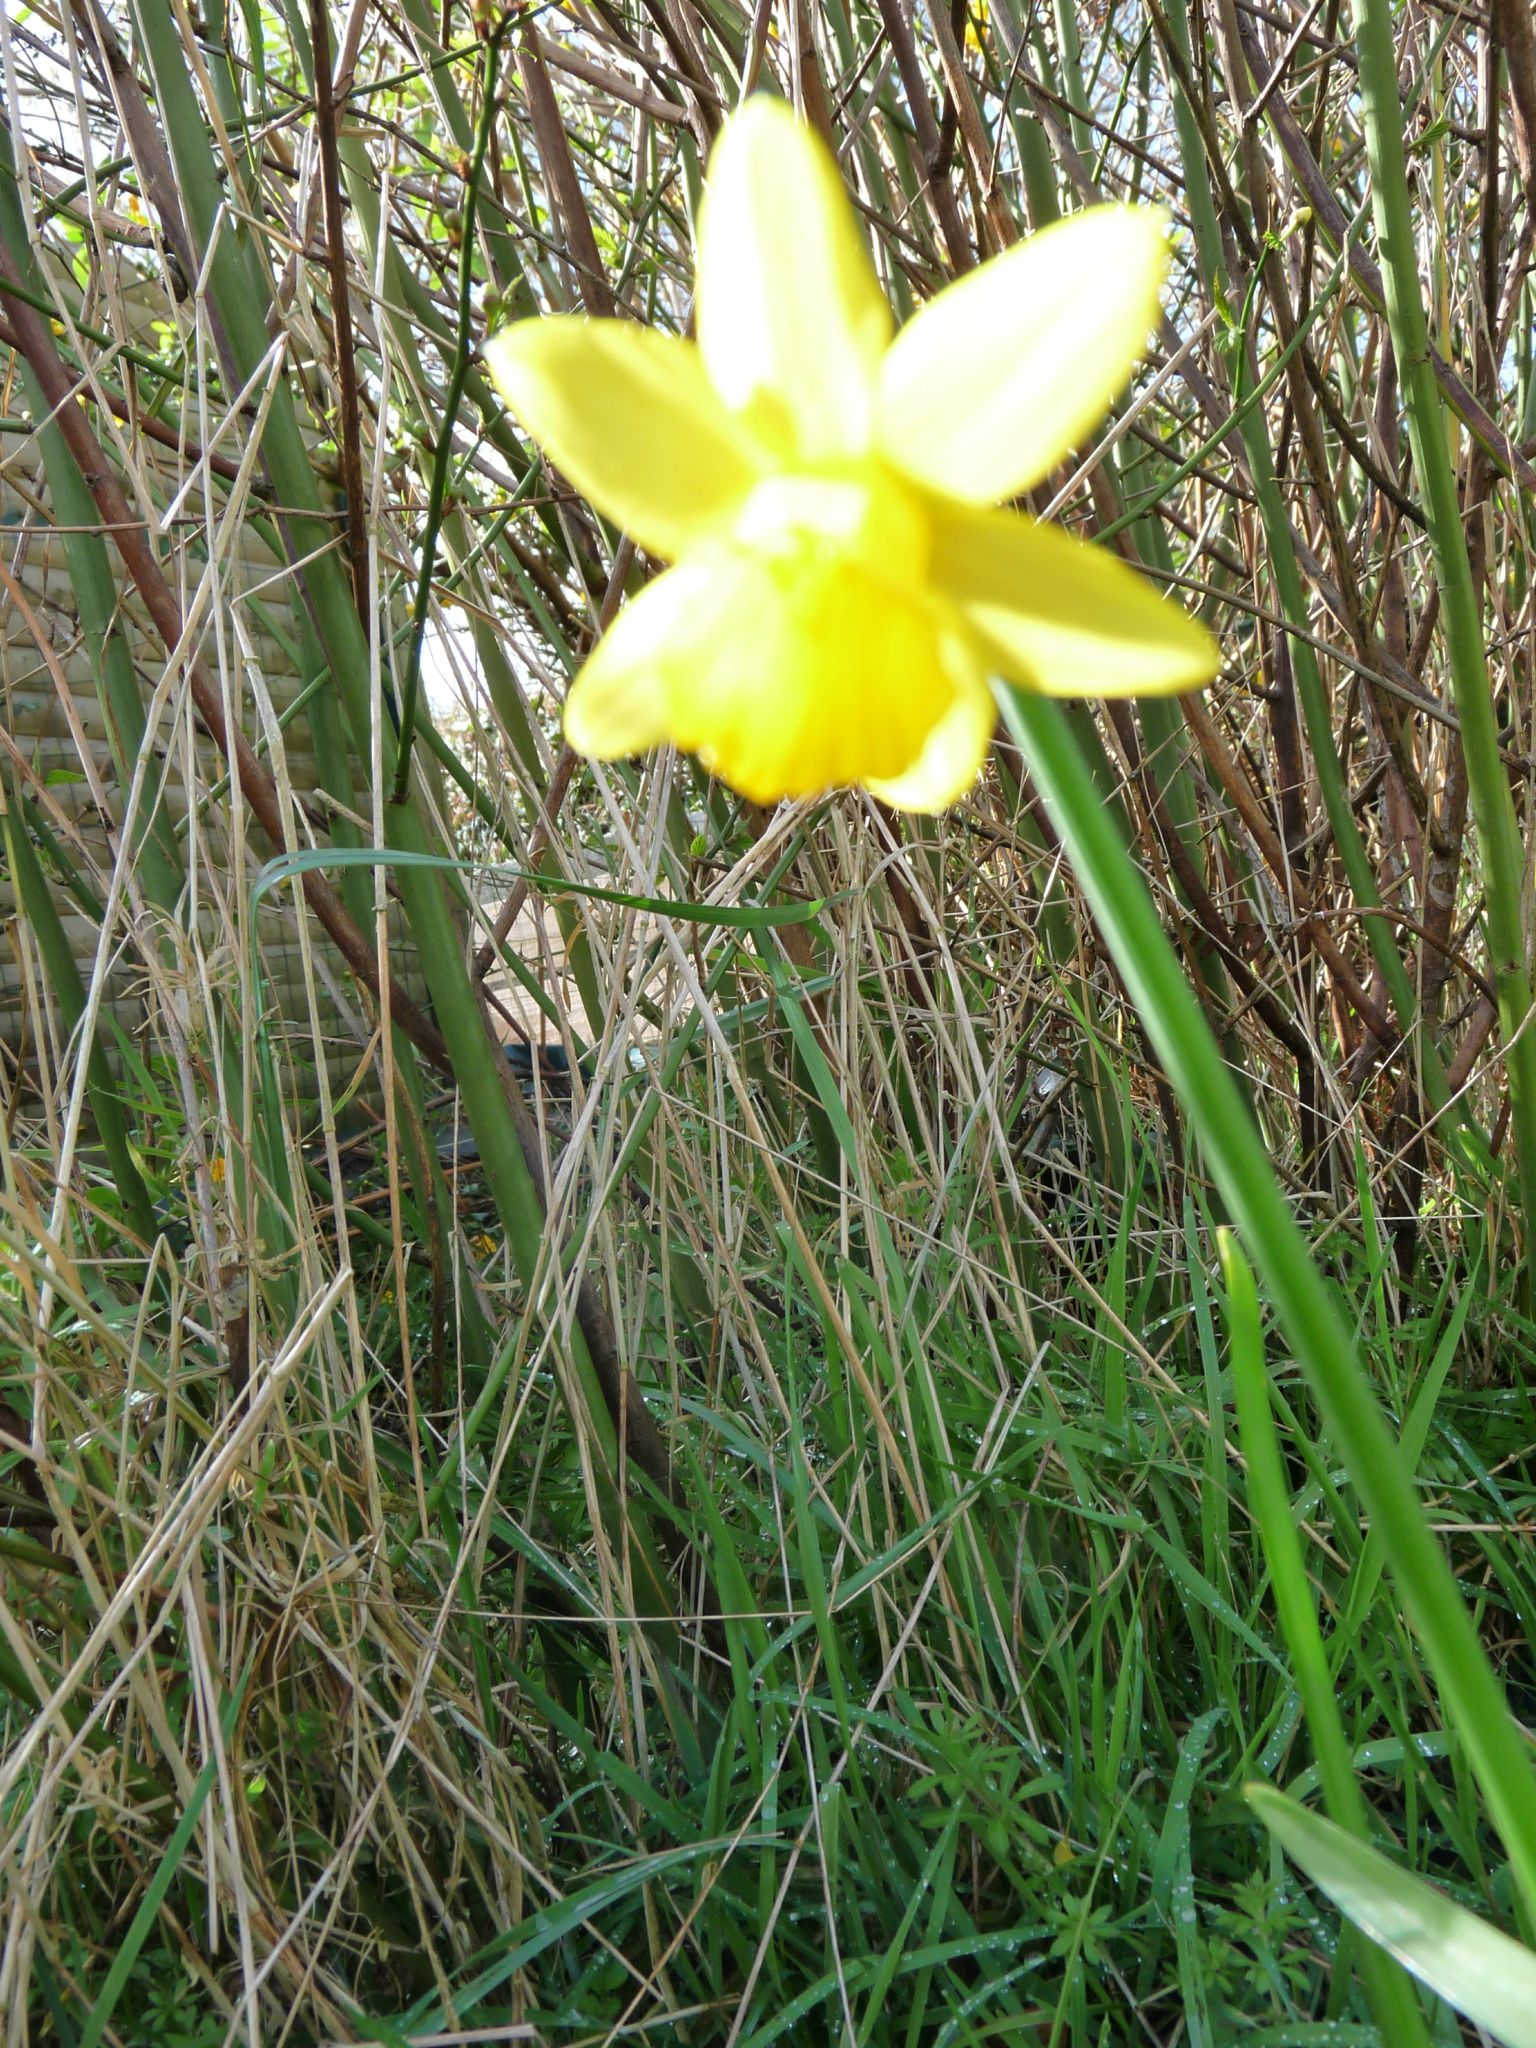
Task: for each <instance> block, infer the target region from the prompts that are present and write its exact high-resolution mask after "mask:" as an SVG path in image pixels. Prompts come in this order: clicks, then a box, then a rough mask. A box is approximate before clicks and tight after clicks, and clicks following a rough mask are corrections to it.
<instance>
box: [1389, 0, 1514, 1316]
mask: <svg viewBox="0 0 1536 2048" xmlns="http://www.w3.org/2000/svg"><path fill="white" fill-rule="evenodd" d="M1355 54H1356V57H1357V60H1358V63H1359V70H1360V101H1361V106H1362V110H1363V113H1364V117H1365V141H1366V150H1367V153H1368V155H1369V157H1370V164H1371V203H1372V208H1373V211H1374V213H1375V217H1376V239H1377V242H1378V245H1379V251H1380V257H1381V274H1382V290H1383V297H1384V299H1385V301H1386V314H1387V327H1388V329H1389V331H1390V333H1391V336H1392V347H1393V350H1394V351H1395V353H1396V356H1397V371H1398V379H1399V383H1400V386H1401V389H1402V395H1403V405H1404V407H1405V409H1406V411H1407V414H1408V438H1409V442H1410V445H1411V446H1412V449H1413V462H1414V467H1415V469H1416V470H1417V471H1418V474H1419V483H1420V486H1421V489H1422V492H1423V498H1424V512H1425V517H1426V519H1427V522H1428V526H1429V538H1430V546H1431V548H1432V550H1433V554H1434V564H1435V581H1436V583H1437V585H1438V586H1439V591H1440V617H1441V621H1442V624H1443V626H1444V630H1445V648H1446V657H1447V662H1448V666H1449V669H1450V679H1451V695H1452V699H1453V701H1454V703H1455V706H1456V715H1457V717H1458V718H1459V720H1460V721H1461V737H1462V748H1463V751H1464V754H1465V758H1466V766H1467V793H1468V796H1469V798H1470V800H1471V806H1472V818H1473V822H1474V824H1475V825H1476V827H1477V836H1478V841H1479V844H1480V846H1481V849H1482V856H1483V874H1484V911H1483V915H1484V922H1485V925H1486V929H1487V938H1488V952H1489V956H1490V966H1491V968H1492V979H1493V985H1494V992H1495V994H1496V995H1497V997H1498V1005H1499V1029H1500V1032H1501V1034H1502V1037H1503V1041H1504V1060H1505V1068H1506V1072H1507V1074H1508V1077H1509V1113H1510V1124H1511V1127H1512V1129H1513V1131H1514V1138H1515V1161H1516V1167H1517V1170H1518V1173H1519V1179H1520V1200H1521V1206H1522V1210H1523V1216H1524V1223H1525V1237H1526V1246H1525V1253H1526V1284H1527V1287H1528V1288H1531V1289H1532V1291H1533V1292H1536V1033H1532V1032H1530V1031H1527V1030H1525V1029H1524V1027H1525V1025H1526V1023H1527V1021H1528V1020H1529V1017H1530V1012H1531V975H1530V967H1529V962H1528V958H1527V952H1526V943H1525V928H1524V920H1523V917H1522V906H1521V898H1522V894H1523V887H1524V880H1525V867H1526V861H1525V849H1524V847H1523V845H1522V843H1521V839H1520V828H1519V825H1518V823H1517V822H1516V818H1515V806H1514V800H1513V798H1512V797H1511V795H1510V789H1509V781H1508V778H1507V776H1506V775H1505V772H1504V764H1503V762H1502V761H1501V760H1500V758H1499V730H1498V718H1497V715H1496V713H1495V711H1494V706H1493V692H1492V689H1491V687H1490V684H1489V677H1488V661H1487V654H1486V650H1485V648H1484V644H1483V625H1482V607H1481V603H1480V601H1479V598H1478V593H1477V586H1476V584H1475V583H1474V581H1473V577H1472V564H1471V560H1470V558H1469V556H1468V554H1467V539H1466V533H1465V530H1464V529H1463V526H1462V516H1461V503H1460V499H1459V497H1458V494H1457V490H1456V479H1455V476H1454V474H1453V472H1452V469H1451V454H1450V447H1449V445H1448V442H1447V439H1446V430H1445V409H1444V406H1443V404H1442V401H1441V397H1440V389H1439V385H1438V384H1437V382H1436V379H1435V371H1434V364H1433V362H1432V360H1431V354H1430V345H1429V325H1428V322H1427V320H1426V318H1425V314H1424V299H1423V290H1422V287H1421V284H1420V281H1419V269H1418V263H1417V261H1416V258H1415V255H1414V236H1413V215H1412V210H1411V207H1410V203H1409V198H1408V173H1407V168H1406V163H1405V159H1404V156H1403V130H1402V105H1401V99H1400V96H1399V90H1398V79H1397V51H1396V45H1395V40H1394V34H1393V20H1392V12H1391V9H1390V7H1389V6H1388V4H1387V0H1355Z"/></svg>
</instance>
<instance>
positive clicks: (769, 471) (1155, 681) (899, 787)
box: [486, 98, 1218, 811]
mask: <svg viewBox="0 0 1536 2048" xmlns="http://www.w3.org/2000/svg"><path fill="white" fill-rule="evenodd" d="M1165 234H1166V222H1165V219H1164V216H1163V215H1161V214H1160V213H1157V212H1155V211H1150V210H1144V209H1132V208H1126V207H1111V206H1104V207H1096V208H1093V209H1092V210H1090V211H1089V212H1086V213H1082V214H1079V215H1077V216H1075V217H1074V218H1072V219H1070V220H1066V221H1063V222H1061V223H1060V224H1058V225H1056V226H1053V227H1049V228H1047V229H1045V230H1044V231H1043V232H1042V233H1040V234H1037V235H1035V236H1033V237H1031V238H1030V239H1029V240H1028V241H1025V242H1022V243H1020V244H1019V245H1018V246H1017V247H1016V248H1014V249H1011V250H1009V251H1008V252H1007V253H1006V254H1005V255H1003V256H1000V257H998V258H996V259H995V260H994V261H993V262H990V263H987V264H984V265H983V266H982V267H981V268H980V269H979V270H975V271H973V272H971V273H970V274H969V275H967V276H965V277H963V278H961V279H960V280H959V281H958V282H957V283H954V284H952V285H950V286H949V287H948V288H947V290H945V291H943V292H941V293H940V294H939V295H938V297H937V298H935V299H934V300H933V301H932V303H931V304H929V305H927V306H925V307H924V308H923V309H922V310H921V311H920V312H919V313H918V314H917V316H916V317H915V318H914V319H913V320H911V321H910V322H909V323H908V325H907V326H906V327H904V328H903V329H902V330H901V332H900V333H899V334H897V335H895V336H894V338H893V334H892V324H891V315H890V310H889V308H888V306H887V304H886V301H885V298H884V296H883V295H882V293H881V290H880V286H879V283H878V281H877V279H876V276H875V272H874V268H873V266H872V264H871V262H870V259H869V255H868V252H867V250H866V248H865V246H864V243H863V239H862V237H861V234H860V231H859V228H858V225H857V222H856V220H855V217H854V213H853V209H852V207H851V206H850V204H849V202H848V198H847V195H846V193H845V192H844V189H843V185H842V180H841V178H840V176H839V174H838V170H837V167H836V165H835V164H834V163H833V161H832V159H831V157H830V156H829V155H828V154H827V152H826V151H825V149H824V148H823V147H822V145H821V143H820V142H818V141H817V140H816V138H815V137H814V136H813V135H812V133H811V132H810V130H808V129H807V128H805V127H804V126H802V125H801V124H800V123H799V122H797V121H796V120H795V118H794V116H793V115H792V114H791V113H790V111H789V109H788V108H787V107H786V106H784V105H783V103H782V102H779V101H775V100H771V99H767V98H756V99H752V100H749V101H748V102H747V103H746V105H745V106H744V107H743V108H742V109H741V111H740V112H739V113H737V114H736V115H734V116H733V117H732V119H731V120H730V121H729V122H728V123H727V125H726V127H725V130H724V132H723V133H722V135H721V137H720V140H719V142H718V143H717V145H716V147H715V151H714V154H713V157H712V158H711V161H710V169H709V178H708V183H707V189H706V193H705V198H704V203H703V207H702V209H701V211H700V216H699V223H698V295H697V325H698V342H697V345H695V344H694V343H693V342H691V341H684V340H680V339H678V338H677V337H675V336H672V335H665V334H660V333H657V332H654V331H653V330H651V329H648V328H643V327H639V326H635V325H632V324H630V323H628V322H624V321H619V320H586V319H579V318H569V317H563V316H556V317H551V318H547V319H536V320H523V321H519V322H517V323H516V324H514V325H513V326H511V327H508V328H506V329H504V330H503V331H502V332H501V333H500V334H498V335H496V336H495V337H493V339H492V340H491V341H490V342H488V343H487V346H486V357H487V361H488V362H489V364H490V367H491V371H492V374H493V376H494V377H495V379H496V382H497V384H498V386H499V387H500V389H501V392H502V395H503V396H504V397H505V399H506V401H507V403H508V405H509V406H510V407H511V409H512V411H513V412H514V413H515V414H516V416H517V418H518V419H519V420H520V421H521V422H522V424H523V425H524V427H525V428H526V429H527V430H528V432H529V433H530V434H531V435H532V437H533V438H534V440H535V441H537V442H538V444H539V445H540V447H541V448H543V449H544V450H545V452H546V453H547V454H548V455H549V456H550V457H551V458H552V459H553V461H554V462H555V463H556V464H557V465H558V467H559V468H560V469H561V470H562V471H563V472H564V474H565V475H566V476H567V477H568V478H569V479H570V481H571V482H572V483H573V484H574V485H575V486H576V488H577V489H578V490H580V491H581V492H582V493H583V494H584V495H585V496H586V497H588V498H590V500H591V502H592V503H593V504H594V505H596V506H597V507H598V509H599V510H600V511H602V512H603V513H605V514H606V515H607V516H608V517H609V518H611V519H613V520H614V521H615V522H616V523H617V524H618V525H619V526H621V527H623V528H624V529H625V530H626V531H627V532H628V533H629V534H631V535H632V536H633V538H634V539H635V541H636V542H638V543H639V545H640V546H642V547H644V548H646V549H648V550H649V551H650V552H651V553H652V554H654V555H656V556H659V557H660V558H661V559H662V560H663V561H665V562H669V563H673V564H675V566H674V567H671V568H669V569H667V570H666V571H665V572H664V573H663V574H662V575H660V576H659V577H657V578H656V579H655V581H653V582H652V583H651V584H649V585H648V586H647V588H646V589H645V590H643V591H642V592H641V593H640V594H639V596H637V597H635V598H633V599H631V600H630V602H629V603H628V604H626V605H625V607H624V608H623V610H622V611H621V612H620V613H619V616H618V618H617V620H616V621H615V622H614V624H613V625H612V626H611V627H610V628H609V630H608V632H607V633H606V634H605V635H604V636H603V638H602V640H601V641H600V642H599V644H598V646H597V648H596V650H595V652H594V653H593V655H592V656H591V658H590V660H589V661H588V662H587V664H586V666H585V667H584V668H583V669H582V671H581V673H580V674H579V675H578V676H577V678H576V680H575V682H574V683H573V684H572V687H571V691H570V694H569V696H568V698H567V701H566V707H565V731H566V736H567V738H568V739H569V741H570V743H571V745H572V746H573V747H575V748H576V750H577V751H578V752H579V753H582V754H586V755H589V756H592V757H594V758H596V759H599V760H617V759H621V758H623V757H624V756H626V755H630V754H636V753H640V752H642V751H643V750H644V749H646V748H648V747H652V746H657V745H660V744H661V743H663V742H665V741H668V740H670V741H674V742H675V743H676V744H677V745H678V746H680V747H682V748H685V749H686V750H687V751H689V752H691V753H694V754H697V756H698V757H699V759H700V761H702V762H703V764H704V766H705V767H706V768H708V769H710V770H711V771H712V772H713V773H715V774H717V775H719V776H721V777H722V778H723V779H724V780H725V781H726V782H728V783H730V784H731V785H732V786H733V787H734V788H736V789H738V790H740V791H741V792H742V794H743V795H745V796H747V797H750V798H752V799H753V800H755V801H756V802H759V803H769V802H773V801H775V800H777V799H778V798H780V797H787V796H804V795H809V794H812V793H814V792H818V791H822V790H827V789H832V788H835V787H836V786H838V785H839V784H860V785H862V786H864V787H865V788H867V789H869V790H871V791H873V792H874V794H875V795H876V796H878V797H881V798H883V799H884V800H885V801H886V802H888V803H892V804H895V805H897V806H899V807H901V808H904V809H908V810H920V811H929V810H939V809H942V808H943V807H944V806H945V805H946V804H948V803H951V802H953V801H954V799H955V798H956V797H958V796H960V795H962V794H963V793H964V791H965V790H966V789H967V788H968V787H969V785H970V784H971V782H972V780H973V779H974V777H975V775H976V773H977V771H978V769H979V768H980V766H981V763H982V761H983V759H984V757H985V754H986V750H987V746H988V743H989V741H990V739H991V736H992V729H993V723H994V718H995V707H994V703H993V698H992V693H991V688H990V685H989V681H988V677H989V675H991V674H996V675H1000V676H1004V677H1007V678H1009V679H1011V680H1012V681H1013V682H1014V683H1016V684H1018V685H1019V686H1020V687H1022V688H1025V689H1030V690H1040V691H1047V692H1049V693H1050V694H1052V695H1055V696H1114V695H1129V694H1132V693H1143V692H1153V691H1172V690H1188V689H1192V688H1195V687H1196V686H1198V685H1199V684H1201V683H1204V682H1206V681H1207V680H1208V679H1209V678H1210V677H1211V676H1212V675H1213V674H1214V673H1215V670H1216V666H1217V659H1218V657H1217V650H1216V644H1215V642H1214V641H1213V640H1212V638H1211V637H1210V635H1209V634H1208V633H1207V632H1206V631H1205V629H1204V628H1203V627H1201V626H1199V625H1196V624H1195V623H1194V622H1193V621H1192V620H1191V619H1189V618H1188V617H1187V616H1186V615H1185V613H1184V612H1183V611H1182V610H1181V609H1179V608H1178V607H1177V606H1176V605H1173V604H1170V603H1165V602H1164V601H1163V599H1162V598H1161V597H1159V596H1158V594H1157V592H1156V591H1155V590H1154V589H1153V588H1152V586H1151V585H1150V584H1148V583H1146V582H1144V581H1143V580H1142V579H1141V578H1140V577H1139V576H1137V575H1136V574H1135V573H1134V571H1132V570H1131V569H1129V568H1127V567H1126V566H1125V564H1124V563H1122V562H1120V561H1119V560H1117V559H1116V558H1115V557H1114V556H1112V555H1109V554H1106V553H1104V552H1102V551H1101V550H1099V549H1096V548H1093V547H1090V546H1087V545H1085V544H1084V543H1082V542H1080V541H1076V540H1072V539H1069V538H1068V536H1067V535H1066V534H1064V533H1062V532H1061V531H1060V530H1059V529H1058V528H1055V527H1052V526H1046V525H1041V524H1039V523H1037V522H1035V521H1033V520H1029V519H1026V518H1023V517H1021V516H1019V515H1018V514H1016V513H1012V512H1006V511H998V510H995V509H993V508H994V507H995V506H996V505H997V504H998V502H999V501H1000V500H1003V499H1007V498H1012V497H1016V496H1017V495H1018V494H1019V493H1020V492H1021V491H1024V490H1026V489H1028V488H1029V487H1030V486H1031V485H1032V484H1035V483H1037V482H1039V481H1040V479H1041V478H1042V477H1044V476H1045V475H1047V473H1048V472H1049V471H1050V470H1052V469H1053V468H1054V467H1055V466H1056V465H1057V464H1058V463H1059V462H1060V461H1061V460H1062V458H1063V457H1064V456H1065V455H1066V454H1067V452H1068V450H1070V449H1072V448H1074V447H1076V446H1078V445H1079V444H1080V443H1081V442H1082V441H1083V439H1084V437H1085V436H1086V435H1087V434H1088V433H1089V432H1090V430H1091V429H1092V428H1093V427H1094V426H1095V425H1096V424H1097V422H1098V421H1099V420H1100V419H1101V418H1102V416H1103V414H1104V412H1105V410H1106V408H1107V407H1108V406H1109V404H1110V403H1111V401H1112V400H1113V399H1114V397H1115V396H1116V394H1117V393H1118V392H1119V390H1120V389H1121V387H1122V386H1123V385H1124V384H1125V382H1126V380H1127V378H1128V377H1129V375H1130V372H1131V369H1132V366H1133V364H1134V363H1135V361H1136V358H1137V357H1138V355H1139V354H1140V353H1141V351H1142V348H1143V347H1144V345H1145V343H1146V339H1147V336H1148V334H1149V332H1150V331H1151V328H1152V326H1153V323H1154V321H1155V319H1156V317H1157V304H1158V292H1159V289H1160V286H1161V283H1162V279H1163V274H1164V269H1165V265H1166V251H1165Z"/></svg>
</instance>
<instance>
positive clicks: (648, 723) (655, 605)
mask: <svg viewBox="0 0 1536 2048" xmlns="http://www.w3.org/2000/svg"><path fill="white" fill-rule="evenodd" d="M703 582H704V579H700V578H698V577H696V576H693V575H691V574H690V573H689V572H688V571H687V570H686V569H669V570H667V572H666V574H665V575H662V576H658V577H657V578H656V580H655V582H654V583H649V584H647V585H646V587H645V589H644V590H642V591H641V592H640V594H639V596H638V597H632V598H631V599H630V600H629V602H628V604H626V605H625V606H624V608H623V610H622V611H621V612H620V613H619V615H618V617H617V618H616V619H615V620H614V622H613V624H612V625H611V626H610V627H609V628H608V630H607V632H606V633H605V634H604V635H603V637H602V639H601V640H599V641H598V643H597V646H596V647H595V648H594V649H593V651H592V653H591V655H590V656H589V658H588V660H587V662H586V664H585V666H584V667H583V668H582V670H581V672H580V674H579V675H578V676H577V677H576V680H575V682H573V683H572V685H571V688H570V692H569V694H568V696H567V697H566V700H565V737H566V739H567V740H568V741H569V743H570V745H571V746H573V747H574V748H575V750H576V752H577V753H578V754H585V755H586V756H587V757H588V758H589V759H590V760H594V761H622V760H624V759H625V758H626V757H627V756H628V755H630V754H642V753H644V752H646V750H647V749H648V748H651V747H656V746H660V745H661V744H662V743H663V742H664V741H666V740H667V739H669V738H670V737H671V728H670V724H669V721H668V716H667V690H666V679H665V673H664V664H665V659H666V657H667V655H668V653H669V651H675V649H676V647H677V645H678V644H679V641H680V639H681V638H682V637H683V636H685V635H686V634H687V633H689V632H690V631H691V630H697V629H698V627H699V625H700V624H701V616H700V606H701V603H707V602H708V601H709V599H710V591H709V589H708V588H705V587H702V586H703Z"/></svg>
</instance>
